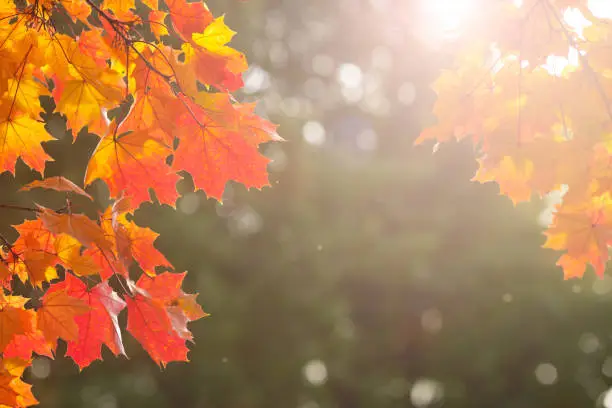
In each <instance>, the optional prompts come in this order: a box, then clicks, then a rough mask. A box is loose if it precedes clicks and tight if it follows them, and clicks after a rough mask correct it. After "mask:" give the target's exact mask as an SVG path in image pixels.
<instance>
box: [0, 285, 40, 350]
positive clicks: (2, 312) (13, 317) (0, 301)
mask: <svg viewBox="0 0 612 408" xmlns="http://www.w3.org/2000/svg"><path fill="white" fill-rule="evenodd" d="M28 300H29V299H28V298H24V297H21V296H7V295H4V294H0V352H2V351H4V349H5V348H6V346H8V345H9V344H10V343H11V341H13V339H14V337H15V336H17V335H25V334H28V333H31V332H32V331H34V327H35V321H34V318H35V314H34V312H33V311H32V310H26V309H25V304H26V303H27V302H28Z"/></svg>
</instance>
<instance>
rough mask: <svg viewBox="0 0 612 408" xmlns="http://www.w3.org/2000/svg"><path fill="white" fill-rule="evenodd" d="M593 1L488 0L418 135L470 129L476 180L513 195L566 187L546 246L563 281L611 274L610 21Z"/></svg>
mask: <svg viewBox="0 0 612 408" xmlns="http://www.w3.org/2000/svg"><path fill="white" fill-rule="evenodd" d="M519 3H520V4H519ZM589 3H590V2H589V1H587V0H524V1H522V2H516V1H488V2H484V3H483V5H482V8H481V9H480V10H479V15H478V20H477V21H474V22H473V24H471V25H470V27H469V29H467V30H466V31H465V33H464V36H463V37H462V42H461V44H462V45H461V46H459V47H458V48H457V49H458V52H457V53H456V54H455V60H454V66H453V68H452V69H449V70H446V71H444V72H443V73H442V74H441V76H440V77H439V78H438V80H437V82H436V84H435V91H436V92H437V93H438V100H437V102H436V104H435V108H434V113H435V115H436V116H437V118H438V122H437V124H435V125H434V126H431V127H429V128H427V129H425V130H424V131H423V132H422V134H421V135H420V137H419V139H418V140H417V143H421V142H423V141H425V140H432V139H433V140H435V141H437V142H445V141H448V140H451V139H462V138H466V137H469V138H471V139H472V141H473V143H474V146H475V151H476V154H477V159H478V163H479V170H478V171H477V173H476V176H475V177H474V179H475V180H477V181H479V182H482V183H484V182H489V181H495V182H497V184H498V185H499V190H500V194H504V195H507V196H509V197H510V198H511V199H512V201H513V202H514V203H517V202H521V201H526V200H529V199H530V198H531V196H532V194H538V195H545V194H548V193H551V192H554V191H558V192H562V193H564V195H563V199H562V202H561V204H559V205H557V207H556V212H555V215H554V218H553V221H552V224H551V225H550V226H549V227H548V229H547V231H546V232H545V234H546V236H547V241H546V243H545V244H544V246H545V247H548V248H552V249H555V250H559V251H564V253H563V254H562V256H561V257H560V259H559V261H558V263H557V265H559V266H561V267H562V268H563V271H564V275H565V277H566V278H573V277H580V276H582V275H583V274H584V272H585V270H586V267H587V265H588V264H590V265H592V266H593V268H594V269H595V271H596V272H597V274H599V275H602V274H603V273H604V269H605V265H606V262H607V261H608V258H609V255H608V249H609V246H610V244H611V243H612V155H611V153H612V107H611V105H610V99H609V98H610V95H612V76H611V75H610V68H611V67H612V58H611V55H612V54H610V48H611V47H612V22H611V21H610V20H609V19H605V18H603V17H602V16H597V15H595V14H594V12H593V10H591V9H589V7H588V5H589Z"/></svg>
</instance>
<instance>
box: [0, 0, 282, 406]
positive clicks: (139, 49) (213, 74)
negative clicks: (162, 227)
mask: <svg viewBox="0 0 612 408" xmlns="http://www.w3.org/2000/svg"><path fill="white" fill-rule="evenodd" d="M233 35H234V33H233V32H232V31H231V30H230V29H229V28H228V27H227V26H226V25H225V23H224V19H223V17H218V18H214V17H213V16H212V14H211V13H210V11H209V10H208V8H207V7H206V5H205V4H204V3H203V2H201V1H196V2H187V1H186V0H165V2H162V1H161V0H138V1H135V0H15V1H13V0H4V1H1V2H0V57H1V59H2V64H1V67H0V173H1V172H7V171H8V172H11V173H14V172H15V166H16V163H17V161H18V160H19V159H20V160H22V161H23V162H24V163H25V164H26V165H27V166H29V167H30V168H32V169H33V170H35V171H37V172H39V173H41V174H44V170H45V164H46V162H48V161H51V160H52V158H51V157H50V156H49V155H48V154H47V153H46V151H45V143H46V142H48V141H51V140H53V136H52V135H51V134H50V133H48V131H47V127H48V125H47V123H46V122H45V119H46V118H47V117H48V114H50V113H52V112H55V114H59V115H61V116H62V117H64V118H65V120H66V123H67V127H68V128H69V129H70V131H71V132H72V135H73V136H72V137H73V138H74V139H75V140H76V138H77V137H78V135H79V134H81V131H82V130H84V129H85V130H87V131H88V132H89V133H93V134H96V135H98V136H99V137H100V141H99V143H98V145H97V147H96V149H95V151H94V152H93V154H92V156H91V158H90V160H89V162H88V166H87V169H86V176H85V180H84V186H85V187H87V186H89V185H90V184H91V183H92V182H94V181H96V180H98V179H101V180H103V181H104V182H105V183H106V185H107V186H108V189H109V191H110V199H111V200H112V201H111V205H110V206H109V207H108V208H106V210H104V211H102V208H101V209H100V213H99V216H98V219H92V218H89V217H87V216H86V215H84V214H82V213H79V212H78V211H77V209H76V208H75V207H74V205H73V204H72V201H71V200H70V199H69V198H67V200H66V205H65V206H64V207H62V208H59V209H52V208H46V207H43V206H41V205H39V204H32V206H31V207H29V208H21V209H28V210H29V211H30V214H32V215H35V216H36V217H35V218H33V219H28V220H25V221H24V222H23V223H22V224H20V225H17V226H15V229H16V231H17V232H18V238H17V239H16V240H15V241H14V242H10V241H9V240H8V239H6V238H5V237H2V236H0V240H1V244H2V250H1V251H0V256H1V258H0V281H1V284H2V287H3V289H2V290H1V291H0V354H1V356H0V406H13V407H25V406H30V405H33V404H35V403H36V402H37V401H36V399H35V398H34V397H33V395H32V393H31V391H30V386H29V385H27V384H25V383H24V382H23V381H22V380H21V375H22V373H23V371H24V369H25V368H26V367H28V366H29V365H30V364H31V362H32V358H33V353H35V354H38V355H44V356H49V357H53V356H54V354H55V350H56V347H57V343H58V340H59V339H62V340H63V341H65V342H66V343H67V352H66V355H67V356H69V357H70V358H72V359H73V360H74V361H75V362H76V364H77V365H78V366H79V368H81V369H82V368H84V367H86V366H88V365H89V364H90V363H91V362H92V361H95V360H97V359H101V348H102V345H106V346H107V347H108V348H109V349H110V351H112V352H113V353H114V354H115V355H120V354H125V351H124V347H123V343H122V331H121V328H120V327H119V323H118V315H119V314H120V312H121V311H122V310H123V309H124V308H125V309H127V331H128V332H130V333H131V334H132V335H133V336H134V337H135V338H136V339H137V340H138V341H139V342H140V343H141V344H142V346H143V347H144V348H145V350H146V351H147V352H148V353H149V355H150V356H151V358H152V359H153V360H154V361H155V362H156V363H158V364H159V365H161V366H165V365H166V364H167V363H168V362H170V361H187V352H188V349H187V346H186V341H192V336H191V333H190V331H189V329H188V328H187V323H188V322H191V321H193V320H196V319H199V318H201V317H203V316H205V313H204V312H203V311H202V309H201V308H200V306H198V304H197V303H196V300H195V297H196V295H189V294H186V293H184V292H183V291H182V290H181V284H182V281H183V278H184V276H185V273H177V272H175V271H173V270H172V265H170V264H169V262H168V261H167V260H166V258H165V257H164V256H163V255H162V254H161V253H160V252H158V250H157V249H156V248H155V247H154V241H155V239H156V238H157V234H156V233H155V232H153V231H152V230H150V229H148V228H144V227H140V226H138V225H136V224H135V223H134V222H133V221H132V215H133V213H134V211H135V210H136V209H137V208H138V207H139V206H140V205H141V204H142V203H143V202H148V201H153V200H157V201H158V202H159V203H162V204H167V205H170V206H174V205H175V202H176V200H177V198H178V193H177V190H176V183H177V181H179V180H180V179H181V177H182V176H181V175H184V174H185V172H186V173H189V174H190V176H191V178H192V179H193V186H194V188H195V189H201V190H203V191H204V192H205V193H206V194H207V195H208V196H209V197H213V198H216V199H220V198H221V196H222V193H223V190H224V187H225V184H226V183H227V182H228V181H229V180H233V181H236V182H239V183H241V184H244V185H245V186H246V187H248V188H251V187H255V188H261V187H263V186H266V185H267V184H268V177H267V170H266V167H267V164H268V159H267V158H265V157H264V156H262V155H261V154H260V153H259V150H258V147H259V145H260V144H262V143H264V142H268V141H275V140H280V138H279V137H278V135H277V134H276V127H275V126H274V125H273V124H271V123H270V122H268V121H266V120H264V119H262V118H260V117H259V116H257V115H256V114H255V113H254V105H253V104H241V103H238V102H237V101H236V100H235V99H234V98H233V96H232V95H231V92H233V91H235V90H237V89H239V88H240V87H242V85H243V83H242V78H241V75H242V73H243V71H244V70H245V69H246V68H247V64H246V60H245V58H244V56H243V55H242V54H241V53H239V52H238V51H236V50H234V49H232V48H230V47H229V46H228V45H227V43H228V42H229V41H230V40H231V38H232V36H233ZM48 106H51V108H50V109H49V108H48ZM49 111H50V112H49ZM45 112H46V114H45ZM24 188H25V189H31V188H45V189H53V190H58V191H63V192H66V193H67V196H68V197H70V196H73V195H80V196H85V197H88V198H90V199H91V197H90V196H89V195H88V193H87V192H86V191H85V190H83V188H81V187H79V186H77V185H76V184H74V183H73V182H71V181H69V180H67V179H65V178H63V177H49V178H46V179H43V180H39V181H35V182H34V183H32V184H30V185H27V186H25V187H24ZM150 189H153V190H154V197H153V198H152V195H151V194H152V193H151V191H150ZM0 207H2V208H5V209H6V208H10V207H11V206H9V205H2V204H1V203H0ZM162 270H165V272H163V273H159V272H160V271H162ZM28 288H29V289H28ZM25 296H30V297H25Z"/></svg>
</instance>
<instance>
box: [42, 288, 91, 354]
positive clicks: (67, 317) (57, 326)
mask: <svg viewBox="0 0 612 408" xmlns="http://www.w3.org/2000/svg"><path fill="white" fill-rule="evenodd" d="M41 300H42V306H41V307H40V308H38V310H37V311H36V318H37V327H38V329H39V330H40V331H41V332H42V333H43V335H44V337H45V339H46V340H47V341H48V342H49V343H51V344H55V343H56V342H57V339H58V338H62V339H64V340H68V341H74V340H77V339H78V338H79V326H78V324H77V323H76V321H75V317H77V316H79V315H82V314H85V313H87V312H88V311H89V310H90V308H89V306H88V305H87V303H85V302H84V301H82V300H80V299H77V298H75V297H72V296H70V294H69V293H68V290H67V283H66V280H63V281H61V282H59V283H55V284H53V285H51V286H50V287H49V289H48V290H47V292H46V293H45V295H44V296H43V297H42V299H41Z"/></svg>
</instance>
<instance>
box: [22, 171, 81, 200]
mask: <svg viewBox="0 0 612 408" xmlns="http://www.w3.org/2000/svg"><path fill="white" fill-rule="evenodd" d="M33 188H45V189H51V190H56V191H65V192H70V193H75V194H79V195H82V196H84V197H87V198H89V199H90V200H93V198H92V197H91V196H90V195H89V194H87V193H86V192H85V190H83V189H82V188H81V187H79V186H77V185H76V184H74V183H73V182H72V181H70V180H68V179H67V178H64V177H62V176H56V177H48V178H46V179H44V180H35V181H33V182H31V183H29V184H26V185H25V186H23V187H21V189H20V190H21V191H28V190H31V189H33Z"/></svg>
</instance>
